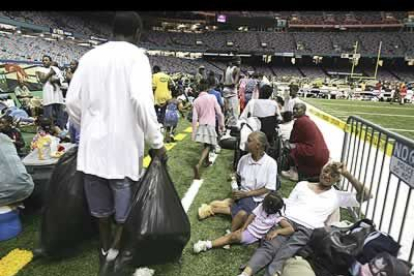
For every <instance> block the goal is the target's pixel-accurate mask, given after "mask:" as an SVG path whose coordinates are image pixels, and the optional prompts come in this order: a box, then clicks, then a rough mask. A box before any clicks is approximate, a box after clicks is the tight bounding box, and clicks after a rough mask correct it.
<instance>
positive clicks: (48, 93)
mask: <svg viewBox="0 0 414 276" xmlns="http://www.w3.org/2000/svg"><path fill="white" fill-rule="evenodd" d="M50 70H53V71H55V76H56V77H58V78H59V79H62V78H63V75H62V72H61V71H60V69H59V68H57V67H55V66H50V68H41V70H40V71H41V72H43V73H45V74H48V73H49V72H50ZM52 77H53V76H52ZM63 103H64V101H63V94H62V90H61V89H60V86H58V85H56V88H55V86H54V85H53V84H51V83H50V80H48V81H47V82H45V83H44V84H43V106H45V105H50V104H63Z"/></svg>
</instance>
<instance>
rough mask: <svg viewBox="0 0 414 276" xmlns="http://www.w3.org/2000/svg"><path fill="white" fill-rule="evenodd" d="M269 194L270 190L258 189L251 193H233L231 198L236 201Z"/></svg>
mask: <svg viewBox="0 0 414 276" xmlns="http://www.w3.org/2000/svg"><path fill="white" fill-rule="evenodd" d="M269 192H270V190H269V189H266V188H260V189H257V190H253V191H248V192H245V191H234V192H233V198H234V199H236V200H237V199H241V198H244V197H251V196H261V195H264V194H267V193H269Z"/></svg>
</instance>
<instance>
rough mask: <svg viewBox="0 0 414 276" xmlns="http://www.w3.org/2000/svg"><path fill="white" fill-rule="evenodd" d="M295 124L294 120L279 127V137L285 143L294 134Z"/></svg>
mask: <svg viewBox="0 0 414 276" xmlns="http://www.w3.org/2000/svg"><path fill="white" fill-rule="evenodd" d="M294 123H295V121H294V120H292V121H290V122H288V123H283V124H280V125H279V136H280V137H281V138H282V140H283V141H288V140H289V139H290V134H291V133H292V129H293V124H294Z"/></svg>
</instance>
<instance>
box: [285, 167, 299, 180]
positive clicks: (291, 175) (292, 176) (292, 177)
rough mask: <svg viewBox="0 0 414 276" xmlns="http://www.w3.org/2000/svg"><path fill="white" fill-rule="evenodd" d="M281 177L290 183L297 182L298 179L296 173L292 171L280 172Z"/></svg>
mask: <svg viewBox="0 0 414 276" xmlns="http://www.w3.org/2000/svg"><path fill="white" fill-rule="evenodd" d="M282 176H283V177H285V178H287V179H290V180H292V181H298V179H299V176H298V173H297V172H296V171H294V170H292V169H290V170H288V171H282Z"/></svg>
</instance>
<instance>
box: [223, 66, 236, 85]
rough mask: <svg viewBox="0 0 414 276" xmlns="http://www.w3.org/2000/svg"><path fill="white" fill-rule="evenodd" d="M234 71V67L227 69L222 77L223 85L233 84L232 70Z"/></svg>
mask: <svg viewBox="0 0 414 276" xmlns="http://www.w3.org/2000/svg"><path fill="white" fill-rule="evenodd" d="M235 69H236V66H232V67H230V66H229V67H227V68H226V73H225V75H224V85H231V84H234V76H233V74H234V70H235Z"/></svg>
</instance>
